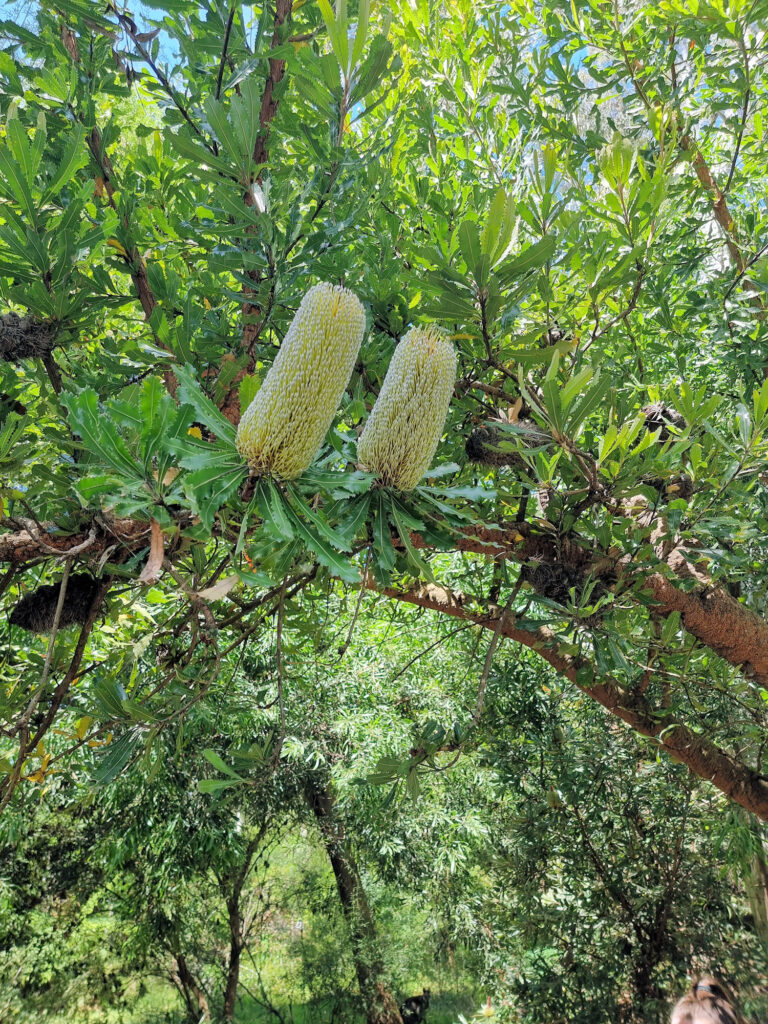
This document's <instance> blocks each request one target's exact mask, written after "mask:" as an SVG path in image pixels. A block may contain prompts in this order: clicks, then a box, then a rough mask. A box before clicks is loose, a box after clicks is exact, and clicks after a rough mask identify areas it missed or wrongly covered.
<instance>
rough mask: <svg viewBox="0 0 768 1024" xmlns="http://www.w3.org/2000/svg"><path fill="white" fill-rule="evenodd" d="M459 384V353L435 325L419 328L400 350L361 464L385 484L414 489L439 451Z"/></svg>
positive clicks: (361, 446) (363, 439)
mask: <svg viewBox="0 0 768 1024" xmlns="http://www.w3.org/2000/svg"><path fill="white" fill-rule="evenodd" d="M455 381H456V352H455V350H454V347H453V345H452V344H451V342H450V341H449V340H448V338H447V337H446V336H445V335H444V334H443V333H442V332H441V331H440V330H439V329H438V328H435V327H427V328H422V327H414V328H412V329H411V330H410V331H408V333H407V334H406V336H405V337H404V338H403V340H402V341H401V342H400V344H399V345H398V346H397V348H396V349H395V354H394V355H393V356H392V362H391V363H390V364H389V369H388V370H387V376H386V377H385V379H384V384H383V385H382V388H381V392H380V394H379V397H378V399H377V400H376V404H375V405H374V407H373V411H372V412H371V415H370V416H369V417H368V422H367V423H366V425H365V429H364V430H363V432H362V434H361V435H360V440H359V441H358V443H357V454H358V458H359V459H360V462H361V464H362V465H363V466H364V467H365V468H366V469H367V470H368V471H369V472H371V473H377V474H378V476H379V479H380V480H381V482H382V483H384V484H387V485H388V486H390V487H396V488H397V489H398V490H400V491H410V490H411V489H412V488H414V487H415V486H416V484H417V483H418V482H419V480H421V478H422V477H423V476H424V474H425V473H426V471H427V470H428V469H429V464H430V462H431V461H432V458H433V456H434V454H435V451H436V449H437V445H438V442H439V440H440V437H441V435H442V433H443V427H444V426H445V417H446V415H447V414H448V406H449V405H450V401H451V395H452V394H453V386H454V383H455Z"/></svg>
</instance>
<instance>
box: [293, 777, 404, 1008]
mask: <svg viewBox="0 0 768 1024" xmlns="http://www.w3.org/2000/svg"><path fill="white" fill-rule="evenodd" d="M306 793H307V800H308V802H309V806H310V807H311V809H312V813H313V814H314V815H315V818H316V820H317V824H318V826H319V829H320V835H321V837H322V840H323V844H324V846H325V849H326V851H327V853H328V858H329V860H330V862H331V867H332V868H333V874H334V877H335V879H336V888H337V889H338V893H339V899H340V901H341V907H342V910H343V912H344V917H345V919H346V921H347V925H348V926H349V932H350V937H351V940H352V957H353V959H354V962H355V972H356V974H357V983H358V986H359V988H360V996H361V998H362V1001H363V1007H364V1010H365V1019H366V1022H367V1024H402V1018H401V1017H400V1011H399V1010H398V1007H397V1001H396V999H395V997H394V996H393V995H392V993H391V992H390V991H389V989H388V988H387V985H386V983H385V981H384V965H383V963H382V958H381V951H380V948H379V940H378V935H377V933H376V923H375V921H374V919H373V914H372V913H371V908H370V906H369V905H368V900H367V898H366V895H365V890H364V889H363V883H362V879H361V878H360V872H359V870H358V868H357V864H356V863H355V861H354V858H353V857H352V854H351V853H350V851H349V849H348V847H347V844H346V841H345V838H344V834H343V830H342V829H341V828H340V826H339V823H338V822H337V821H336V818H335V815H334V799H333V795H332V793H331V791H330V789H329V788H328V786H324V785H323V784H322V783H313V782H310V783H308V784H307V788H306Z"/></svg>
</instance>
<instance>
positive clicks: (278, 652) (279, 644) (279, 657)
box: [272, 577, 362, 764]
mask: <svg viewBox="0 0 768 1024" xmlns="http://www.w3.org/2000/svg"><path fill="white" fill-rule="evenodd" d="M287 582H288V578H287V577H286V578H285V579H284V580H283V586H282V588H281V590H280V604H279V605H278V606H277V639H276V643H275V667H276V668H277V700H278V704H279V706H280V738H279V739H278V741H277V745H276V746H275V752H274V754H273V755H272V763H273V764H277V763H278V761H279V760H280V753H281V751H282V749H283V742H284V740H285V700H284V694H283V614H284V612H285V587H286V583H287ZM360 589H361V590H362V587H361V588H360Z"/></svg>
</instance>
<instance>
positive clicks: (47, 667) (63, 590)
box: [24, 558, 72, 724]
mask: <svg viewBox="0 0 768 1024" xmlns="http://www.w3.org/2000/svg"><path fill="white" fill-rule="evenodd" d="M71 568H72V559H71V558H67V560H66V561H65V562H64V572H63V574H62V577H61V583H60V584H59V599H58V601H57V602H56V611H55V612H54V613H53V625H52V626H51V637H50V640H49V641H48V653H47V654H46V656H45V664H44V665H43V675H42V677H41V679H40V686H39V687H38V688H37V693H36V695H35V696H34V697H33V698H32V700H31V701H30V703H29V707H28V708H27V712H26V715H25V716H24V717H25V718H26V720H27V722H26V723H25V724H27V723H28V722H29V719H30V717H31V716H32V712H33V711H34V710H35V707H36V706H37V702H38V701H39V700H40V697H41V696H42V694H43V690H44V689H45V684H46V683H47V682H48V675H49V673H50V671H51V661H52V660H53V648H54V646H55V644H56V634H57V633H58V631H59V622H60V621H61V610H62V608H63V607H64V598H65V597H66V595H67V583H68V582H69V571H70V569H71Z"/></svg>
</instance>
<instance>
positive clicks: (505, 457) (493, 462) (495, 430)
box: [464, 420, 552, 469]
mask: <svg viewBox="0 0 768 1024" xmlns="http://www.w3.org/2000/svg"><path fill="white" fill-rule="evenodd" d="M515 436H517V437H518V438H521V440H522V442H523V444H524V445H525V447H526V448H538V447H539V446H541V445H546V444H550V443H551V441H552V438H551V437H550V435H549V434H547V433H546V432H545V431H543V430H541V429H540V428H539V427H537V426H536V424H535V423H532V422H531V421H530V420H517V421H516V422H514V423H511V424H502V423H499V424H495V423H486V424H485V426H482V427H476V428H475V430H473V431H472V433H471V434H470V435H469V437H468V438H467V441H466V444H465V446H464V447H465V450H466V453H467V458H468V459H469V461H470V462H474V463H479V464H480V465H483V466H515V467H516V468H517V469H523V468H525V460H524V459H523V457H522V456H521V455H520V454H519V453H518V452H517V451H516V450H514V439H515Z"/></svg>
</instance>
